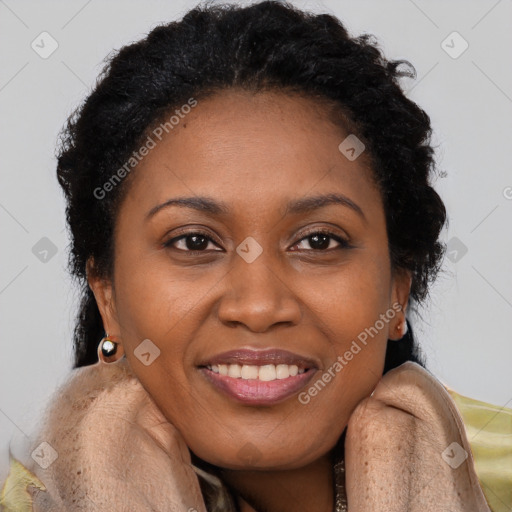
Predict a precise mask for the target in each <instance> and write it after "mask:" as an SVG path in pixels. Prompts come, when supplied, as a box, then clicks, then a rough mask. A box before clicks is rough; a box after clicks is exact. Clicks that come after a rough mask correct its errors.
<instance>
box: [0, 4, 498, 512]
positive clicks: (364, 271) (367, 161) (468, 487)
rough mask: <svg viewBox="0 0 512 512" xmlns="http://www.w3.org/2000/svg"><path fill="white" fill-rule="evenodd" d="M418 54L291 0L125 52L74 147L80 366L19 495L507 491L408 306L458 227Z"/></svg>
mask: <svg viewBox="0 0 512 512" xmlns="http://www.w3.org/2000/svg"><path fill="white" fill-rule="evenodd" d="M401 66H405V68H402V67H401ZM410 72H411V68H410V67H408V66H407V63H404V62H390V61H387V60H386V59H385V58H384V57H383V55H382V54H381V53H380V51H379V50H378V48H377V47H376V45H375V44H374V42H373V41H372V39H371V38H370V37H369V36H361V37H358V38H352V37H350V36H349V35H348V33H347V32H346V30H345V28H344V27H343V26H342V24H341V23H340V22H339V21H338V20H336V19H335V18H333V17H332V16H328V15H320V16H315V15H309V14H306V13H303V12H301V11H299V10H296V9H294V8H293V7H291V6H289V5H285V4H282V3H280V2H262V3H259V4H255V5H252V6H249V7H245V8H241V7H234V6H231V7H225V6H224V7H223V6H218V7H216V6H213V7H203V8H196V9H194V10H192V11H190V12H189V13H188V14H187V15H186V16H185V17H184V19H183V20H182V21H180V22H177V23H170V24H169V25H165V26H160V27H157V28H155V29H154V30H153V31H152V32H151V33H150V34H149V35H148V36H147V37H146V38H145V39H144V40H142V41H140V42H138V43H134V44H131V45H129V46H126V47H124V48H122V49H121V51H120V52H119V53H118V54H117V55H116V56H115V57H114V58H113V59H112V60H111V61H110V63H109V64H108V66H107V67H106V68H105V70H104V72H103V73H102V75H101V77H100V80H99V82H98V84H97V86H96V88H95V90H94V91H93V93H92V94H91V95H90V96H89V97H88V98H87V100H86V101H85V103H84V104H83V105H82V106H81V107H80V108H79V109H78V111H77V112H76V113H75V115H74V116H72V117H71V119H70V120H69V123H68V125H67V127H66V129H65V131H64V133H63V139H62V145H61V148H60V153H59V157H58V169H57V174H58V179H59V183H60V184H61V186H62V187H63V190H64V192H65V195H66V200H67V205H68V206H67V219H68V224H69V228H70V233H71V240H72V245H71V261H70V263H71V271H72V273H73V275H74V276H75V277H76V278H77V279H78V280H79V282H80V284H81V285H82V293H83V300H82V303H81V308H80V314H79V317H78V323H77V326H76V330H75V354H76V359H75V367H76V369H75V370H74V372H73V375H72V376H71V377H70V380H69V382H68V383H67V384H66V386H65V387H63V388H62V389H61V390H60V392H59V393H57V394H56V396H55V399H54V401H53V403H52V407H51V408H50V410H49V413H48V415H47V418H46V423H45V425H44V426H43V427H42V428H41V434H40V439H39V440H38V443H37V447H36V448H35V450H34V452H33V453H32V459H33V460H34V461H35V462H36V463H34V464H32V465H31V466H29V467H28V469H29V471H28V470H27V469H26V468H25V467H24V466H23V465H19V466H18V465H16V464H17V463H16V462H13V467H14V468H15V471H17V474H19V475H23V476H22V477H20V478H19V479H18V480H17V482H18V483H19V480H20V479H21V480H23V482H24V486H21V487H20V486H19V485H18V486H16V485H15V482H16V481H15V480H10V481H9V482H8V483H6V487H4V506H6V505H5V504H6V503H7V502H8V499H7V496H8V495H9V493H8V491H11V492H12V494H11V498H12V496H13V495H14V493H15V492H16V489H18V491H20V489H21V491H22V492H21V494H20V496H19V499H20V500H23V499H24V500H25V502H24V503H25V505H24V506H26V507H27V510H32V507H33V508H34V510H59V511H61V510H116V511H117V510H136V511H150V510H158V511H163V510H166V511H167V510H183V511H187V510H188V511H189V512H192V511H194V510H196V511H205V510H208V511H221V510H222V511H228V510H233V511H234V510H237V511H241V512H255V511H257V512H263V511H269V512H274V511H275V512H277V511H292V510H293V511H312V510H314V511H319V512H327V511H329V512H330V511H332V510H336V511H340V510H347V506H348V509H349V510H350V512H358V511H363V510H365V511H367V510H376V509H377V508H379V509H386V510H394V511H404V512H405V511H416V510H418V511H419V510H422V511H424V510H445V511H448V510H451V511H452V512H454V511H463V510H464V511H488V510H490V508H489V506H488V504H487V502H486V498H485V496H484V494H483V492H482V489H481V487H480V484H479V481H478V477H477V474H476V472H475V468H474V464H473V456H472V453H471V448H470V445H469V442H468V439H467V436H466V433H465V429H464V424H463V420H462V418H461V415H460V413H459V411H458V410H457V407H456V405H455V403H454V401H453V400H452V399H451V398H450V394H449V393H448V392H447V391H446V389H445V388H444V387H443V386H442V385H441V384H440V383H439V382H438V381H436V380H435V379H434V378H433V377H432V376H431V375H430V374H429V373H428V372H427V371H426V370H425V369H424V368H423V366H422V365H423V363H422V361H421V359H420V357H419V355H418V352H417V348H416V346H415V342H414V337H413V335H412V332H411V329H410V325H409V324H408V322H407V317H406V315H407V312H408V311H410V310H411V308H412V307H414V306H416V305H418V304H420V303H421V301H423V300H424V299H425V298H426V297H427V293H428V286H429V284H430V282H431V281H432V280H433V279H434V277H435V275H436V272H437V271H438V269H439V266H440V261H441V257H442V254H443V248H442V244H441V243H440V241H439V233H440V230H441V229H442V227H443V225H444V223H445V208H444V205H443V202H442V201H441V199H440V198H439V196H438V194H437V193H436V192H435V191H434V189H433V188H432V187H431V179H432V174H433V172H434V161H433V149H432V147H431V146H430V143H429V136H430V132H431V127H430V121H429V118H428V116H427V114H426V113H425V112H424V111H422V110H421V109H420V108H419V107H418V106H417V105H415V104H414V103H413V102H411V101H410V100H408V99H407V98H406V97H405V96H404V94H403V92H402V90H401V88H400V85H399V79H400V77H401V76H404V75H406V74H408V73H410ZM38 459H39V460H38ZM13 482H14V483H13ZM7 484H8V485H7ZM27 490H30V494H27V492H25V491H27ZM23 493H25V494H23ZM11 502H12V499H11ZM20 503H21V501H20ZM9 506H10V505H9Z"/></svg>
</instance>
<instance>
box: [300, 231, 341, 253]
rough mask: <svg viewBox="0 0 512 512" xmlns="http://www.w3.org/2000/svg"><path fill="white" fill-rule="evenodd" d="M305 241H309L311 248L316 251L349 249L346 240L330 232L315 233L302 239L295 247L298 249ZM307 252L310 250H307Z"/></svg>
mask: <svg viewBox="0 0 512 512" xmlns="http://www.w3.org/2000/svg"><path fill="white" fill-rule="evenodd" d="M304 241H307V242H308V244H309V246H310V248H311V249H312V250H314V251H326V250H331V249H343V248H346V247H349V244H348V242H347V241H346V240H344V239H343V238H341V237H339V236H337V235H335V234H334V233H331V232H330V231H314V232H312V233H310V234H308V235H307V236H305V237H304V238H302V239H301V240H300V241H299V242H298V243H297V244H295V245H294V247H298V246H299V245H300V244H301V243H304ZM333 242H334V245H333ZM336 244H337V245H336ZM299 250H302V249H299ZM306 250H308V249H307V248H306Z"/></svg>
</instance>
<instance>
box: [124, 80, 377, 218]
mask: <svg viewBox="0 0 512 512" xmlns="http://www.w3.org/2000/svg"><path fill="white" fill-rule="evenodd" d="M185 111H186V112H187V113H184V112H185ZM173 114H174V112H170V113H169V116H168V118H169V119H170V118H171V116H172V115H173ZM178 114H180V115H179V116H178V115H175V116H174V118H173V123H172V124H171V123H169V124H168V125H167V130H162V129H160V130H157V131H156V132H155V129H153V131H149V132H148V133H149V135H150V137H152V139H153V140H154V142H155V144H154V147H153V149H151V151H150V152H149V154H148V155H147V156H145V157H144V159H143V160H142V161H141V162H140V163H139V164H138V166H137V168H136V171H135V173H134V174H135V175H134V176H133V181H132V183H131V185H130V189H131V190H130V194H129V196H131V198H132V199H133V200H134V201H135V200H136V201H137V203H138V204H139V205H144V207H146V208H148V209H151V208H152V207H154V206H155V204H158V203H162V202H164V201H167V200H168V199H169V198H170V197H173V196H179V195H187V196H191V195H198V196H214V197H217V198H219V199H222V200H223V202H228V203H229V204H232V205H233V207H234V208H237V209H238V210H240V208H242V209H243V208H244V207H247V205H248V204H260V205H262V207H263V206H265V207H268V206H269V205H270V204H272V203H276V204H277V203H279V204H280V205H282V204H283V202H288V201H289V200H291V199H292V198H295V199H296V198H298V197H301V196H306V195H312V193H313V192H314V193H315V194H318V193H333V192H337V191H339V192H342V193H346V195H351V196H352V197H353V198H354V200H355V199H356V198H358V200H359V201H362V202H363V203H364V202H365V201H367V200H373V201H375V199H376V196H379V194H378V191H377V189H376V187H375V185H374V183H373V179H372V172H371V169H370V166H369V163H368V162H369V158H367V155H365V154H364V152H363V154H362V155H361V156H359V157H358V158H357V159H356V160H353V161H351V160H349V159H348V158H346V156H345V155H344V154H343V153H342V152H341V151H340V149H339V145H340V144H341V143H342V142H343V141H344V140H345V139H346V138H347V136H349V135H350V133H349V132H348V131H347V130H346V129H344V128H343V127H342V126H341V125H337V124H334V123H333V122H332V121H331V118H332V116H331V113H330V110H329V109H328V107H327V106H326V105H324V104H322V103H320V102H318V101H316V100H314V99H308V98H305V97H302V96H299V95H296V94H294V95H289V94H285V93H280V92H263V93H251V92H247V91H231V90H229V91H223V92H221V93H217V94H215V95H213V96H211V97H209V98H207V99H204V100H200V99H199V100H198V101H197V105H196V106H195V107H194V108H191V109H186V110H184V111H183V112H178ZM164 122H165V120H164ZM161 126H162V125H161ZM171 126H172V128H171ZM157 128H158V127H157ZM166 132H168V133H166ZM155 133H156V134H157V135H158V136H157V135H155ZM160 139H161V140H160Z"/></svg>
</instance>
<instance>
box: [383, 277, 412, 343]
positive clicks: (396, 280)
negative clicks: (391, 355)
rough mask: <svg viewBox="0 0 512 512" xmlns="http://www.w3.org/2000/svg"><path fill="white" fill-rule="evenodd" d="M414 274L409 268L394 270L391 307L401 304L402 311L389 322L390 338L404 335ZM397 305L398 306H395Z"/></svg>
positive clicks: (397, 338) (396, 338) (393, 338)
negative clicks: (412, 274)
mask: <svg viewBox="0 0 512 512" xmlns="http://www.w3.org/2000/svg"><path fill="white" fill-rule="evenodd" d="M411 285H412V276H411V272H410V271H408V270H402V269H399V270H396V271H394V272H393V277H392V282H391V307H393V305H396V304H400V306H401V311H398V312H397V314H396V315H395V317H394V318H393V320H392V321H391V322H390V324H389V327H390V329H389V336H388V338H389V339H390V340H399V339H400V338H402V336H403V332H404V330H403V328H402V329H401V328H400V327H403V324H404V322H405V315H406V312H407V305H408V304H409V295H410V293H411ZM395 307H396V306H395Z"/></svg>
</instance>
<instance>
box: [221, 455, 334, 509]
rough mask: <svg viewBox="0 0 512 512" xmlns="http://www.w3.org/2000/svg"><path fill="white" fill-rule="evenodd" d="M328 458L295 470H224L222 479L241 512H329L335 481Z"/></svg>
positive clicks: (330, 460)
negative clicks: (235, 499)
mask: <svg viewBox="0 0 512 512" xmlns="http://www.w3.org/2000/svg"><path fill="white" fill-rule="evenodd" d="M332 462H333V461H332V457H331V454H326V455H324V456H323V457H321V458H320V459H317V460H315V461H313V462H312V463H310V464H308V465H307V466H304V467H302V468H298V469H291V470H282V471H240V470H228V469H223V470H222V471H221V477H222V479H223V480H224V481H225V482H226V483H227V484H228V486H229V487H230V488H231V489H232V491H234V492H235V494H237V495H238V496H239V505H240V510H241V512H292V511H293V512H310V511H311V510H315V511H318V512H332V510H333V503H334V490H333V489H334V479H333V466H332Z"/></svg>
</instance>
